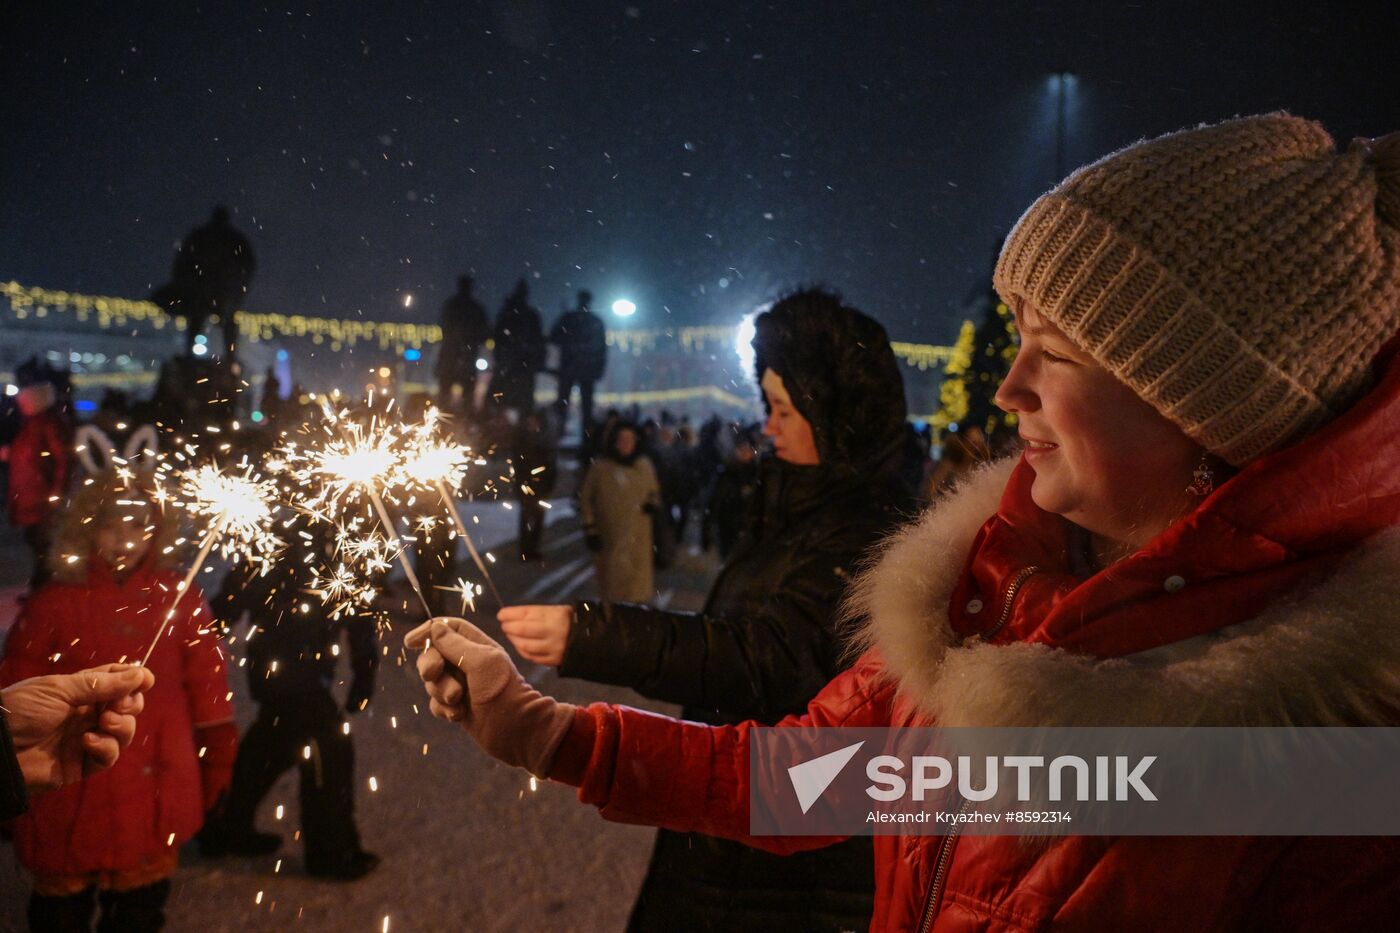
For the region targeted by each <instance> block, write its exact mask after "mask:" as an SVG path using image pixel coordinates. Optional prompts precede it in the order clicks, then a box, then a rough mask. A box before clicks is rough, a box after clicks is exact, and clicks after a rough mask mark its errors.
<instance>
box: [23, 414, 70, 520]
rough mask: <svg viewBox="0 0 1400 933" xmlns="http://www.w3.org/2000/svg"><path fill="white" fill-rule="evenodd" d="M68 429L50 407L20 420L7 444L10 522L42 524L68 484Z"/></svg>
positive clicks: (55, 506)
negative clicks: (16, 430)
mask: <svg viewBox="0 0 1400 933" xmlns="http://www.w3.org/2000/svg"><path fill="white" fill-rule="evenodd" d="M68 447H69V445H68V429H67V427H66V426H65V425H64V423H63V419H62V418H60V417H59V415H58V413H57V411H56V410H55V409H53V408H50V409H48V410H47V411H44V412H42V413H40V414H37V415H34V416H32V417H29V418H25V419H24V424H23V426H21V427H20V429H19V434H17V435H15V439H14V440H13V441H11V442H10V522H11V523H12V524H14V525H18V526H19V527H21V528H23V527H26V526H28V525H38V524H42V523H43V522H44V521H45V520H46V519H47V518H48V517H49V515H51V514H52V513H53V510H54V509H55V508H57V507H58V503H57V501H56V500H55V498H54V497H56V496H61V495H62V494H63V490H64V489H65V488H66V487H67V485H68V472H69V470H70V469H71V468H72V465H73V463H72V461H73V455H72V454H71V453H70V452H69V449H68Z"/></svg>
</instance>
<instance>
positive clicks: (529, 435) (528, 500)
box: [511, 410, 559, 560]
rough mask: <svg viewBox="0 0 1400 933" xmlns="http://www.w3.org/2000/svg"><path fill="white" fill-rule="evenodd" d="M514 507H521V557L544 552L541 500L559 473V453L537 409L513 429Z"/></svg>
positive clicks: (526, 557) (524, 558) (532, 558)
mask: <svg viewBox="0 0 1400 933" xmlns="http://www.w3.org/2000/svg"><path fill="white" fill-rule="evenodd" d="M511 461H512V462H511V466H512V468H513V470H514V475H513V477H512V480H511V487H512V488H513V489H514V491H515V502H516V507H517V508H518V509H519V510H520V541H519V544H520V559H521V560H539V559H540V558H541V557H543V556H544V552H543V551H542V550H541V549H540V548H541V540H542V539H543V537H544V512H545V509H544V500H545V499H547V498H549V494H550V493H552V492H553V491H554V484H555V482H556V480H557V479H558V477H559V455H558V452H557V451H556V450H555V447H554V442H553V438H552V435H551V432H550V431H549V430H548V429H547V428H546V426H545V421H544V418H543V416H542V415H541V414H540V412H539V411H538V410H536V411H532V412H530V413H529V414H528V415H526V416H525V420H524V421H522V422H521V423H520V427H519V428H517V429H516V434H515V444H514V452H513V455H512V457H511Z"/></svg>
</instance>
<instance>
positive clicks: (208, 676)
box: [0, 472, 238, 931]
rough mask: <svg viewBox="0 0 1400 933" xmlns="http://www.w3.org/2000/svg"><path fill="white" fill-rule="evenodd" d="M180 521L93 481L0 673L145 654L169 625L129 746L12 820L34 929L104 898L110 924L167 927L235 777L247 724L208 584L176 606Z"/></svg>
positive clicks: (112, 484) (79, 499) (124, 486)
mask: <svg viewBox="0 0 1400 933" xmlns="http://www.w3.org/2000/svg"><path fill="white" fill-rule="evenodd" d="M173 523H174V517H173V515H172V514H171V513H169V512H164V513H163V512H162V510H161V509H160V508H159V507H158V506H157V505H156V504H155V503H154V502H152V501H150V500H149V499H148V498H147V497H146V496H145V495H144V494H143V492H142V491H141V490H140V489H138V488H136V487H135V486H133V485H132V484H131V483H129V482H128V481H126V480H125V479H123V478H121V477H120V476H118V475H116V474H115V473H113V472H108V473H106V474H104V475H102V476H99V477H94V478H92V479H90V480H89V481H88V482H87V483H86V484H85V485H83V486H82V487H81V488H80V489H79V490H78V491H77V492H76V493H75V494H74V496H73V501H72V502H71V503H70V504H69V506H68V508H67V509H66V510H65V512H64V514H63V516H62V518H61V522H60V526H59V532H58V536H57V538H56V540H55V542H54V548H53V551H52V554H51V556H50V560H51V563H52V565H53V569H54V574H55V576H54V580H53V582H50V583H48V584H45V585H44V586H43V587H41V588H40V589H39V590H38V591H37V592H36V593H35V594H34V595H33V596H32V597H31V598H30V599H29V601H28V602H27V603H26V604H25V606H24V610H23V613H22V614H21V615H20V618H19V620H18V621H17V622H16V623H15V625H14V628H12V629H11V630H10V634H9V639H8V641H7V642H6V644H5V654H4V659H3V661H0V683H4V684H9V683H13V682H15V681H18V680H23V679H24V678H26V677H34V676H38V675H41V674H60V673H70V672H73V671H78V670H81V669H83V668H88V667H93V666H95V665H99V664H103V663H107V662H114V661H126V662H133V661H139V660H140V659H141V658H142V656H143V655H145V653H146V648H147V646H148V645H149V644H150V643H151V639H152V638H153V637H155V634H156V632H157V630H158V629H159V628H160V627H161V626H162V625H163V624H164V625H167V626H168V629H167V631H166V632H165V634H164V636H163V637H162V638H161V639H160V641H159V642H158V643H157V644H156V647H155V650H154V652H153V653H152V654H151V657H150V660H149V661H148V662H147V664H148V666H149V667H150V668H151V670H152V671H153V672H154V673H155V674H156V675H157V676H156V681H155V686H154V687H152V688H151V689H150V691H149V692H148V693H147V694H146V698H145V711H144V712H143V713H142V715H141V729H140V731H139V732H138V733H137V734H136V738H135V740H134V741H133V742H132V744H131V746H130V747H129V748H128V749H127V750H126V751H125V752H123V753H122V756H121V758H120V759H119V760H118V761H117V763H116V764H115V765H114V766H113V767H112V768H111V769H110V770H107V771H104V772H102V773H101V774H95V775H93V776H92V777H91V778H89V779H88V780H85V781H82V782H80V783H77V784H71V785H68V786H66V787H63V788H61V789H59V790H56V791H54V792H52V793H49V794H45V795H44V796H42V797H38V798H36V799H35V800H34V801H33V804H32V806H31V807H30V810H29V812H28V813H26V814H24V815H23V816H20V817H19V818H17V819H16V820H15V821H14V837H15V851H16V854H17V855H18V857H19V860H20V862H21V863H22V864H23V865H24V866H25V868H27V869H29V871H30V872H31V873H32V874H33V876H34V891H33V895H32V897H31V899H30V903H29V925H30V928H31V929H34V930H54V931H66V930H83V931H86V930H88V929H90V927H91V922H92V914H93V910H94V901H96V902H98V903H100V905H101V911H102V914H103V918H104V923H105V924H111V925H112V926H111V928H112V929H140V930H158V929H160V927H161V926H162V925H163V924H164V908H165V901H166V898H167V896H168V895H169V893H170V877H171V876H172V875H173V874H174V873H175V867H176V860H177V855H178V853H179V849H180V846H181V845H182V844H184V842H185V841H186V840H188V839H189V838H190V837H191V836H193V835H194V834H195V832H196V831H197V830H198V829H199V827H200V825H201V824H202V822H203V820H204V814H205V812H206V811H207V810H208V809H209V807H210V806H211V805H212V804H213V802H214V801H215V800H216V799H217V797H218V795H219V794H220V793H221V792H222V791H223V789H224V788H225V787H227V786H228V780H229V776H230V774H231V771H232V767H233V759H234V755H235V754H236V752H237V742H238V730H237V727H236V726H235V725H234V724H233V707H232V704H231V702H230V697H231V694H230V693H229V687H228V677H227V673H226V670H225V667H226V664H225V661H224V658H223V656H222V655H221V654H220V652H219V639H218V636H217V634H216V633H214V632H213V631H210V630H209V626H210V623H211V615H210V611H209V607H208V605H207V604H206V603H205V601H204V597H203V596H202V595H201V594H200V592H199V589H198V588H197V587H191V588H190V590H189V591H187V592H186V593H185V594H184V596H183V597H181V598H180V600H179V602H178V603H175V593H176V590H177V588H178V586H179V583H180V578H181V574H179V573H177V572H176V571H174V570H172V569H170V567H169V566H168V564H169V560H170V557H169V555H170V554H171V553H172V551H173V549H172V548H171V547H170V545H171V544H172V540H171V539H172V538H173V537H174V532H175V529H174V525H173ZM172 604H173V612H172ZM104 928H106V927H105V926H104Z"/></svg>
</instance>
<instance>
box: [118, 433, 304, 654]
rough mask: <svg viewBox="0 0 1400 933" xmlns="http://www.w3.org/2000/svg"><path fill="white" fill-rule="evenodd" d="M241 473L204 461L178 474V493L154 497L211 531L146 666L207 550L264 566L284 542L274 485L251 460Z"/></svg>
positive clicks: (178, 590) (153, 643)
mask: <svg viewBox="0 0 1400 933" xmlns="http://www.w3.org/2000/svg"><path fill="white" fill-rule="evenodd" d="M240 466H241V467H242V472H241V473H226V472H224V471H222V470H220V469H219V468H218V467H217V466H212V465H207V464H206V465H204V466H200V467H196V468H194V469H192V470H189V471H187V472H185V473H184V474H182V475H181V476H180V478H179V492H178V493H177V494H176V496H174V497H172V496H170V494H169V493H168V492H165V491H164V490H162V491H160V492H159V494H158V496H157V500H158V501H160V502H166V501H168V502H169V503H170V504H172V505H175V506H177V507H180V508H183V509H185V510H186V511H187V512H189V513H190V514H191V515H192V516H194V517H195V518H206V519H209V521H210V526H209V530H208V531H207V532H206V533H205V535H204V540H203V541H202V542H201V543H200V546H199V553H198V554H197V555H196V556H195V559H194V563H192V564H191V565H190V569H189V571H188V572H187V573H186V574H185V577H184V579H183V580H181V581H180V585H179V586H178V587H176V589H175V599H174V601H173V602H172V603H171V604H170V609H169V610H168V611H167V612H166V614H165V619H164V620H163V621H162V622H161V626H160V628H159V629H158V630H157V631H156V634H155V637H154V638H152V639H151V644H150V647H148V648H147V649H146V654H145V657H143V658H142V659H141V666H142V667H144V666H145V665H146V663H147V662H148V661H150V659H151V652H153V651H155V648H156V645H157V644H158V643H159V642H160V639H161V636H162V635H164V634H165V630H166V629H167V628H170V627H171V626H170V621H171V619H173V618H174V617H175V609H176V607H178V606H179V605H180V600H181V599H183V598H184V596H185V593H186V592H188V591H189V588H190V585H191V584H192V583H194V578H195V575H196V574H198V573H199V571H200V568H201V567H203V566H204V562H205V560H207V559H208V557H209V553H210V551H212V550H213V549H214V546H215V545H216V544H217V545H218V546H219V553H220V554H221V555H223V556H224V557H225V558H227V559H229V560H237V559H240V558H241V559H244V560H247V561H250V562H252V563H255V564H259V563H260V564H263V565H264V567H266V566H267V564H268V562H269V561H271V559H272V556H273V555H274V554H275V553H276V552H277V551H278V550H280V549H281V547H282V541H281V539H279V538H278V537H277V536H276V535H275V534H273V533H272V519H273V503H274V502H275V501H276V496H277V485H276V484H275V483H273V482H272V481H271V480H265V479H263V478H262V477H261V476H259V475H258V474H257V473H256V472H255V471H254V470H253V467H252V465H251V464H248V463H247V462H246V461H244V462H243V463H241V464H240Z"/></svg>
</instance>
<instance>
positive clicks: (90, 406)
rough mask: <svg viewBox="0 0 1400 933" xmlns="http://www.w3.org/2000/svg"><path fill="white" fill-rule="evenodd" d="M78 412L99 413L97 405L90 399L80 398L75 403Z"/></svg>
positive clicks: (74, 406)
mask: <svg viewBox="0 0 1400 933" xmlns="http://www.w3.org/2000/svg"><path fill="white" fill-rule="evenodd" d="M73 408H74V409H75V410H76V411H97V403H96V402H94V401H93V400H92V399H90V398H80V399H78V400H77V401H75V402H74V403H73Z"/></svg>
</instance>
